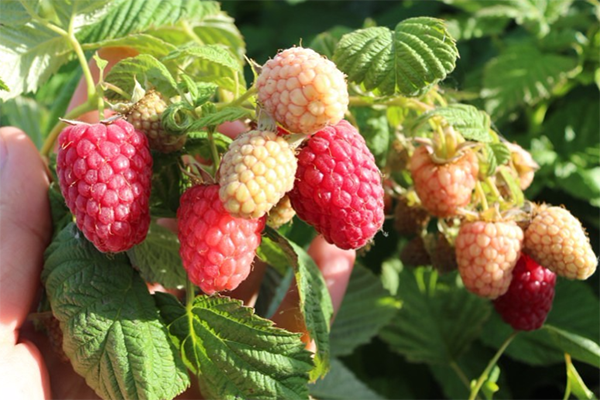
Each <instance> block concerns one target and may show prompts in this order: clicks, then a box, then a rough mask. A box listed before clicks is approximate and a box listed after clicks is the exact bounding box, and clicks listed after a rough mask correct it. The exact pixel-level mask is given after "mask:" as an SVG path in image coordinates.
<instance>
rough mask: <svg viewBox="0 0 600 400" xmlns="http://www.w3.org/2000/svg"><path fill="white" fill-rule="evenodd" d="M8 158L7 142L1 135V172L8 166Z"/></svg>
mask: <svg viewBox="0 0 600 400" xmlns="http://www.w3.org/2000/svg"><path fill="white" fill-rule="evenodd" d="M7 158H8V147H6V141H5V140H4V135H1V134H0V170H2V168H3V167H4V164H6V159H7Z"/></svg>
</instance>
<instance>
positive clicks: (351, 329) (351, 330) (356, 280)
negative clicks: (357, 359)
mask: <svg viewBox="0 0 600 400" xmlns="http://www.w3.org/2000/svg"><path fill="white" fill-rule="evenodd" d="M399 308H400V305H399V303H398V301H397V300H396V299H394V298H393V297H392V296H390V295H389V294H388V292H387V291H386V290H385V289H384V288H383V286H382V284H381V282H380V280H379V279H378V278H377V277H376V276H375V275H374V274H373V273H372V272H371V271H369V270H368V269H367V268H365V267H363V266H362V265H360V264H356V265H355V266H354V269H353V270H352V275H350V281H349V283H348V288H347V289H346V295H345V296H344V300H342V305H341V306H340V309H339V311H338V313H337V315H336V317H335V320H334V322H333V325H332V327H331V334H330V336H329V340H330V341H331V354H332V356H344V355H348V354H351V353H352V352H353V351H354V349H355V348H356V347H358V346H360V345H362V344H365V343H368V342H369V341H370V340H371V339H372V338H373V337H374V336H375V335H377V333H378V332H379V330H380V329H381V328H382V327H383V326H385V325H386V324H387V323H388V322H389V321H390V320H391V319H392V317H393V316H394V315H395V314H396V312H397V311H398V309H399Z"/></svg>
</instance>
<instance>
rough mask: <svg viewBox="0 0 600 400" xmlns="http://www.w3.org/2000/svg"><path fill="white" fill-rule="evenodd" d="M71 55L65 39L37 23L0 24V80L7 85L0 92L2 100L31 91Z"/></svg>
mask: <svg viewBox="0 0 600 400" xmlns="http://www.w3.org/2000/svg"><path fill="white" fill-rule="evenodd" d="M72 54H73V52H72V50H71V46H70V45H69V42H68V41H67V39H66V38H64V37H62V36H60V35H59V34H57V33H55V32H53V31H51V30H49V29H48V28H45V27H43V26H41V25H40V24H37V23H33V22H29V23H27V24H24V25H19V26H6V25H2V24H0V60H2V69H0V79H2V81H3V82H4V83H5V86H8V88H9V90H8V91H0V99H2V100H4V101H6V100H8V99H12V98H14V97H16V96H18V95H20V94H22V93H28V92H33V91H35V90H36V89H37V88H38V87H39V86H40V85H41V84H43V83H44V82H46V81H47V80H48V78H50V76H51V75H52V74H54V73H55V72H56V71H58V68H59V67H60V66H61V65H62V64H64V63H65V62H67V61H68V59H69V57H70V56H71V55H72Z"/></svg>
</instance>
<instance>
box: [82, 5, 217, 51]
mask: <svg viewBox="0 0 600 400" xmlns="http://www.w3.org/2000/svg"><path fill="white" fill-rule="evenodd" d="M219 11H220V6H219V3H218V2H215V1H188V0H117V1H114V2H112V3H111V5H110V10H109V12H108V14H106V16H105V17H104V18H103V19H102V20H101V21H99V22H97V23H95V24H90V25H88V26H86V27H85V28H84V29H82V30H81V31H80V32H79V33H78V34H77V38H78V39H79V40H80V41H81V42H83V43H94V42H100V41H102V40H107V39H113V38H118V37H124V36H127V35H129V34H131V33H137V32H143V31H145V30H147V29H150V28H155V27H161V26H163V25H175V24H177V23H179V22H181V21H188V20H189V21H197V20H201V19H203V18H206V17H208V16H210V15H215V14H218V13H219Z"/></svg>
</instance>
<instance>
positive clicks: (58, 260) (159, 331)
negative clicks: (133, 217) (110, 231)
mask: <svg viewBox="0 0 600 400" xmlns="http://www.w3.org/2000/svg"><path fill="white" fill-rule="evenodd" d="M45 259H46V260H45V264H44V270H43V274H42V279H43V282H44V284H45V287H46V292H47V294H48V298H49V300H50V304H51V306H52V311H53V314H54V316H55V317H56V318H57V319H58V320H59V321H60V325H61V330H62V331H63V334H64V335H63V340H64V342H63V349H64V350H65V353H66V354H67V356H68V357H69V359H70V360H71V364H72V365H73V368H74V369H75V371H76V372H77V373H78V374H80V375H81V376H83V377H84V378H85V380H86V383H87V384H88V385H89V386H90V387H91V388H92V389H94V391H96V393H97V394H98V395H99V396H100V397H102V398H105V399H108V398H111V399H117V398H140V399H142V398H169V399H170V398H173V397H174V396H176V395H177V394H179V393H181V392H182V391H183V390H184V389H185V388H187V387H188V386H189V378H188V375H187V371H186V369H185V366H184V365H183V363H182V362H181V359H180V358H179V356H178V355H177V350H176V349H175V348H174V346H173V345H172V343H171V342H170V340H169V338H168V332H167V329H166V327H165V326H164V325H163V323H162V321H161V320H160V317H159V314H158V310H157V308H156V306H155V304H154V302H153V300H152V296H151V295H150V293H149V292H148V289H147V287H146V285H145V283H144V281H143V280H142V279H141V278H140V277H139V275H137V274H136V273H135V271H134V270H133V269H132V268H131V266H130V264H129V261H128V260H127V257H126V256H125V255H124V254H114V255H106V254H103V253H100V252H99V251H98V250H96V248H95V247H94V246H93V245H92V244H91V243H90V242H89V241H87V240H86V239H85V238H84V236H83V234H82V233H81V232H80V231H79V230H77V228H76V227H75V225H74V224H70V225H68V226H67V227H66V228H65V229H63V230H62V231H61V233H60V234H59V235H58V236H57V237H56V238H55V239H54V241H53V242H52V243H51V245H50V246H49V247H48V249H47V250H46V253H45Z"/></svg>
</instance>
